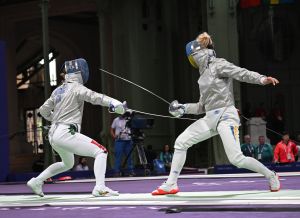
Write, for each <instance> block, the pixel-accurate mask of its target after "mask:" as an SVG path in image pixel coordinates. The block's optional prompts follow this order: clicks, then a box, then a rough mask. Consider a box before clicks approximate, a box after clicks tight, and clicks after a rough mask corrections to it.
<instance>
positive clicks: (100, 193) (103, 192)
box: [92, 186, 119, 197]
mask: <svg viewBox="0 0 300 218" xmlns="http://www.w3.org/2000/svg"><path fill="white" fill-rule="evenodd" d="M92 195H93V196H95V197H110V196H119V192H118V191H114V190H112V189H110V188H108V187H106V186H104V187H98V186H95V187H94V189H93V192H92Z"/></svg>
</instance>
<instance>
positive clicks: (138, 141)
mask: <svg viewBox="0 0 300 218" xmlns="http://www.w3.org/2000/svg"><path fill="white" fill-rule="evenodd" d="M131 131H132V132H131V137H132V142H133V146H132V149H131V150H130V152H129V154H128V155H127V157H126V158H125V160H124V163H123V168H124V167H125V165H126V162H127V160H128V158H129V157H130V155H131V154H132V152H133V150H134V149H135V148H136V149H137V152H138V156H139V160H140V164H141V165H142V166H143V168H144V175H145V176H149V175H150V173H151V171H150V169H149V168H148V161H147V158H146V155H145V150H144V139H145V134H144V133H143V132H142V131H141V130H139V129H132V130H131Z"/></svg>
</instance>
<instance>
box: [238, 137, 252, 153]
mask: <svg viewBox="0 0 300 218" xmlns="http://www.w3.org/2000/svg"><path fill="white" fill-rule="evenodd" d="M241 150H242V152H243V154H244V155H245V156H247V157H254V145H252V144H251V137H250V135H245V136H244V144H242V145H241Z"/></svg>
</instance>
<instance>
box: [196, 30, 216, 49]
mask: <svg viewBox="0 0 300 218" xmlns="http://www.w3.org/2000/svg"><path fill="white" fill-rule="evenodd" d="M196 40H197V42H199V43H200V46H201V47H202V48H207V47H208V46H210V45H211V46H212V45H213V42H212V40H211V37H210V35H208V34H207V32H204V33H201V34H200V35H199V36H198V37H197V39H196Z"/></svg>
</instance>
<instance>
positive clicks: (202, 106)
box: [185, 49, 266, 114]
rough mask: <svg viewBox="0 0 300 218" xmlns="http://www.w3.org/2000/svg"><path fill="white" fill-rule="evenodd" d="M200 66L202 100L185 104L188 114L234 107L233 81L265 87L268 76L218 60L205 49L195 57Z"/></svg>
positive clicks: (199, 81) (199, 82)
mask: <svg viewBox="0 0 300 218" xmlns="http://www.w3.org/2000/svg"><path fill="white" fill-rule="evenodd" d="M193 58H194V60H195V62H196V63H197V65H198V66H199V72H200V78H199V80H198V84H199V89H200V100H199V102H198V103H189V104H185V113H186V114H202V113H205V112H206V111H211V110H214V109H218V108H223V107H229V106H234V96H233V79H236V80H238V81H241V82H246V83H253V84H259V85H263V80H264V79H265V77H266V76H264V75H261V74H259V73H256V72H253V71H249V70H247V69H245V68H240V67H237V66H235V65H234V64H232V63H230V62H228V61H226V60H225V59H223V58H216V57H215V55H214V51H213V50H210V49H203V50H200V51H199V52H197V53H195V54H194V56H193Z"/></svg>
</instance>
